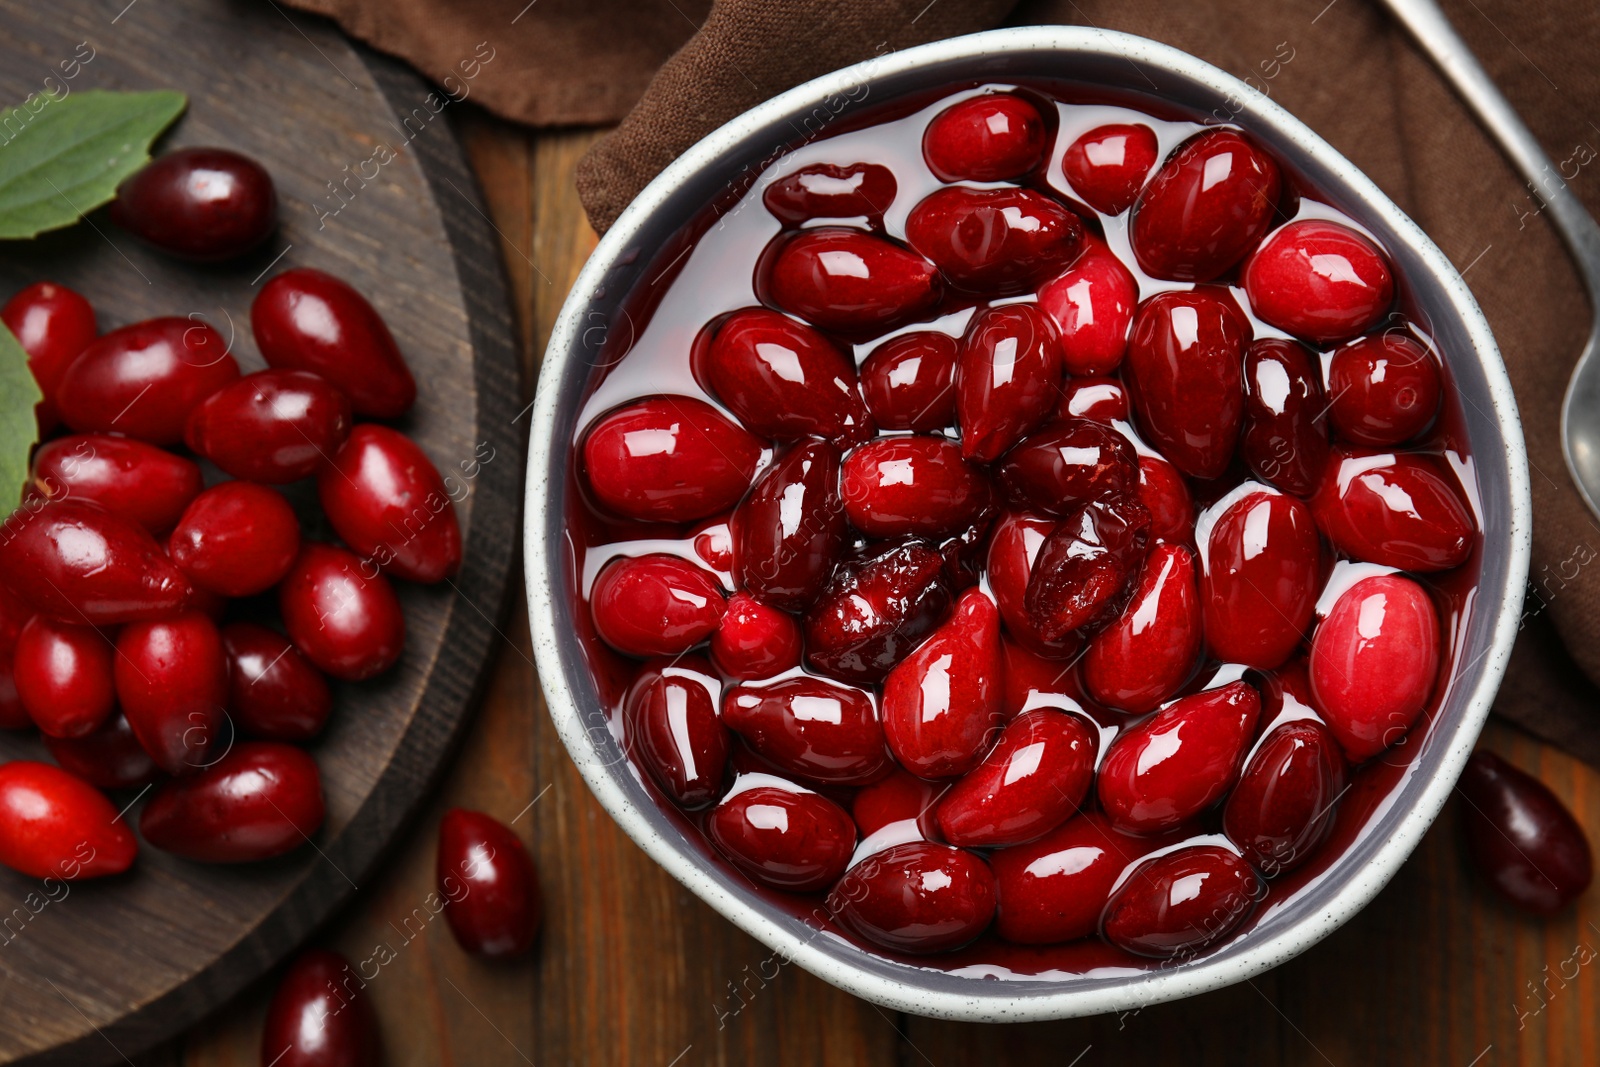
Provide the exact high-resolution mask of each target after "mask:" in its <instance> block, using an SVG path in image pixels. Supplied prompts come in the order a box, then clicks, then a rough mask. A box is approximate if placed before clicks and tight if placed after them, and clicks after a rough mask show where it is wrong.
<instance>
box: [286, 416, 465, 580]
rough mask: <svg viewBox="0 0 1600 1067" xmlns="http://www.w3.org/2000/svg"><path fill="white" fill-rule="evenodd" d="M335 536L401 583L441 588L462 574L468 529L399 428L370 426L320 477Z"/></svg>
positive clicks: (360, 429) (358, 431)
mask: <svg viewBox="0 0 1600 1067" xmlns="http://www.w3.org/2000/svg"><path fill="white" fill-rule="evenodd" d="M317 499H318V500H319V501H321V503H322V510H323V511H324V512H326V513H327V516H328V521H329V522H330V523H332V524H333V529H334V531H335V532H336V533H337V534H338V535H339V537H340V538H341V539H342V540H343V541H344V542H345V544H347V545H349V546H350V547H351V548H352V549H354V550H355V551H357V552H359V553H361V554H362V555H364V556H367V557H370V558H371V559H372V560H373V561H374V562H376V563H377V564H378V566H380V567H382V568H383V569H384V570H385V571H386V572H388V573H390V574H393V575H394V576H395V577H397V578H404V579H406V580H407V581H412V582H440V581H443V580H444V579H446V578H449V577H451V576H452V575H454V574H455V573H456V572H457V571H458V570H460V569H461V526H460V524H458V523H457V521H456V509H455V504H454V503H453V502H452V501H451V499H450V492H449V490H447V489H446V488H445V484H444V479H443V478H441V477H439V471H438V470H437V469H436V468H435V467H434V465H433V462H432V461H431V460H429V459H428V456H427V453H425V452H423V451H422V449H420V448H418V447H417V445H416V443H415V442H413V441H412V440H411V438H409V437H407V436H406V435H405V434H403V433H401V432H399V431H398V430H391V429H389V427H387V426H378V425H374V424H372V423H365V424H362V425H359V426H357V427H356V428H355V429H353V430H351V431H350V436H349V438H348V439H347V440H346V441H345V443H344V445H343V446H342V447H341V448H340V449H339V451H338V452H336V453H334V455H333V459H332V461H331V462H329V463H328V464H326V465H325V466H324V467H323V468H322V470H321V471H320V472H318V474H317Z"/></svg>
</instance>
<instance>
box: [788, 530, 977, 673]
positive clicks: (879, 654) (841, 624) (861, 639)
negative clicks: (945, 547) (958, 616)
mask: <svg viewBox="0 0 1600 1067" xmlns="http://www.w3.org/2000/svg"><path fill="white" fill-rule="evenodd" d="M944 570H945V561H944V557H943V556H941V555H940V554H939V553H938V552H937V551H935V550H934V549H932V548H929V547H928V546H927V545H924V544H921V543H919V542H916V541H908V542H906V543H904V544H890V545H883V546H879V547H877V548H875V549H870V550H867V551H866V552H864V553H863V554H861V555H857V556H854V557H852V558H849V559H846V560H844V561H842V562H841V563H840V565H839V567H838V569H837V570H835V571H834V575H833V578H832V579H831V580H830V581H829V583H828V585H827V587H826V588H825V589H823V591H822V595H821V596H820V597H819V598H818V599H817V602H816V603H815V604H813V605H812V606H811V608H810V610H808V611H807V612H806V616H805V620H804V624H803V630H804V633H805V644H806V665H807V666H808V667H810V668H811V669H812V670H814V671H817V672H818V673H819V674H826V675H828V676H829V677H831V678H837V679H838V680H840V681H843V682H852V683H856V684H869V683H872V682H876V681H880V680H881V679H883V678H884V677H885V676H886V675H887V674H888V673H889V671H890V670H891V669H893V668H894V666H895V664H897V663H899V662H900V661H901V660H903V659H905V658H906V657H907V656H908V655H910V654H911V650H912V649H914V648H916V647H917V645H918V644H920V643H921V641H922V639H923V637H925V636H926V635H927V634H928V633H929V632H931V631H932V630H933V629H934V628H935V627H937V626H938V625H939V623H940V622H941V621H942V620H943V619H944V616H945V611H946V609H948V608H949V606H950V600H951V597H950V589H949V585H948V583H947V582H946V580H945V575H944Z"/></svg>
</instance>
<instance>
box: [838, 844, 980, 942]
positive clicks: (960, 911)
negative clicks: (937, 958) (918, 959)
mask: <svg viewBox="0 0 1600 1067" xmlns="http://www.w3.org/2000/svg"><path fill="white" fill-rule="evenodd" d="M994 901H995V892H994V873H993V872H992V871H990V870H989V865H988V864H987V863H984V862H983V860H981V859H979V858H978V856H977V855H976V854H975V853H972V852H968V851H966V850H965V849H960V848H952V847H950V846H949V845H940V844H934V843H933V842H928V841H914V842H910V843H908V844H904V845H895V846H894V847H892V848H889V849H886V850H884V851H883V852H879V853H875V854H874V855H871V856H868V857H866V858H865V859H863V860H861V861H860V862H859V863H857V864H856V865H855V866H854V867H851V868H850V870H849V871H847V872H846V873H845V876H844V877H843V878H842V879H840V881H839V883H838V884H837V885H835V886H834V887H833V891H832V892H831V893H829V894H828V909H829V910H830V911H832V912H833V914H834V916H835V917H836V918H837V919H839V921H840V922H842V923H844V925H845V926H847V927H849V928H850V929H851V930H854V931H855V932H856V933H857V934H859V935H861V936H862V937H864V938H866V939H867V940H868V941H871V942H873V943H874V944H878V945H882V946H883V947H885V948H888V949H892V950H894V951H896V952H904V953H908V954H913V955H926V954H928V953H933V952H948V951H950V950H952V949H958V948H960V947H961V946H962V945H965V944H966V943H967V942H969V941H971V940H972V939H973V938H975V937H977V936H978V935H979V934H981V933H983V931H984V930H985V929H987V928H988V926H989V923H990V921H991V920H992V919H993V918H994Z"/></svg>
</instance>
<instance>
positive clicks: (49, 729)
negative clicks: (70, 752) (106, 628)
mask: <svg viewBox="0 0 1600 1067" xmlns="http://www.w3.org/2000/svg"><path fill="white" fill-rule="evenodd" d="M13 657H14V658H13V660H12V663H13V668H12V669H13V671H14V672H15V679H16V687H17V695H18V697H20V698H21V700H22V706H23V707H24V708H26V709H27V711H28V716H29V717H30V718H32V719H33V721H34V722H35V723H36V724H37V725H38V727H39V729H40V730H41V731H43V732H44V733H46V734H48V735H50V736H52V737H85V736H87V735H89V734H92V733H94V732H95V731H96V730H98V729H99V728H100V727H101V726H103V725H104V724H105V721H106V719H107V718H108V717H109V716H110V715H111V709H112V706H113V705H114V704H115V703H116V693H115V691H114V690H113V687H112V681H111V658H112V645H111V641H110V640H109V639H108V638H107V637H106V636H105V635H104V634H102V633H101V632H100V631H99V630H96V629H95V628H94V627H92V626H74V625H72V624H71V623H65V622H56V621H55V620H53V619H50V618H48V617H46V616H44V615H35V616H34V617H33V620H32V621H31V622H29V623H28V625H26V626H24V627H23V628H22V633H21V634H19V635H18V636H17V646H16V650H15V651H14V652H13Z"/></svg>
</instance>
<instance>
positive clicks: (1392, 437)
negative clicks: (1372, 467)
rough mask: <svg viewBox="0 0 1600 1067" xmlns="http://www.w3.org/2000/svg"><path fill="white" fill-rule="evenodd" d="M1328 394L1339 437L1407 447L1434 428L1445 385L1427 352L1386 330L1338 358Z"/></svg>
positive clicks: (1335, 356)
mask: <svg viewBox="0 0 1600 1067" xmlns="http://www.w3.org/2000/svg"><path fill="white" fill-rule="evenodd" d="M1328 389H1329V391H1330V392H1332V394H1333V403H1332V406H1331V408H1330V409H1329V412H1328V414H1329V417H1330V418H1331V419H1332V420H1333V425H1334V427H1335V428H1336V429H1337V430H1338V431H1339V433H1340V434H1341V435H1342V436H1344V437H1345V438H1348V439H1349V440H1351V441H1354V442H1356V443H1357V444H1361V445H1374V446H1383V445H1398V444H1402V443H1404V442H1406V441H1409V440H1411V438H1413V437H1415V436H1417V434H1419V433H1421V432H1422V431H1423V430H1425V429H1427V428H1428V426H1429V424H1430V423H1432V422H1433V417H1434V416H1435V415H1437V414H1438V413H1439V401H1440V397H1441V396H1442V394H1443V392H1444V383H1443V381H1442V380H1441V379H1440V374H1439V365H1438V363H1436V362H1435V361H1434V358H1433V356H1432V355H1431V354H1430V353H1429V352H1428V350H1427V349H1426V348H1423V347H1422V345H1420V344H1418V343H1417V342H1416V341H1414V340H1412V339H1411V338H1410V337H1409V336H1407V335H1406V334H1403V333H1397V332H1395V331H1392V330H1385V331H1384V332H1383V333H1380V334H1374V335H1372V336H1370V337H1363V338H1361V339H1360V340H1358V341H1352V342H1351V343H1350V344H1347V345H1345V346H1344V347H1343V348H1341V349H1339V350H1338V351H1337V352H1335V353H1334V354H1333V361H1332V362H1331V363H1329V365H1328Z"/></svg>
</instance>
